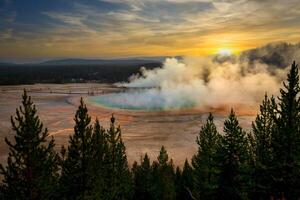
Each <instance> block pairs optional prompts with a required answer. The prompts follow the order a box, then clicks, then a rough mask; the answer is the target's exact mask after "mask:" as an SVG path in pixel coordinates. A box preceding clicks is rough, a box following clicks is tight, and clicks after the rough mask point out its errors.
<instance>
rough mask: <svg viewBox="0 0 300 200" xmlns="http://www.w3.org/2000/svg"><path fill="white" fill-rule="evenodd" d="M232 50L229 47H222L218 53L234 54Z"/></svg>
mask: <svg viewBox="0 0 300 200" xmlns="http://www.w3.org/2000/svg"><path fill="white" fill-rule="evenodd" d="M232 52H233V51H232V50H231V49H228V48H221V49H219V50H218V54H219V55H221V56H230V55H232Z"/></svg>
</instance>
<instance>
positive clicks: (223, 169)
mask: <svg viewBox="0 0 300 200" xmlns="http://www.w3.org/2000/svg"><path fill="white" fill-rule="evenodd" d="M224 134H225V135H224V136H223V137H222V139H221V145H220V148H219V150H218V153H217V154H218V159H219V162H220V166H219V167H220V175H219V189H218V195H219V198H222V199H232V200H235V199H247V191H248V189H249V188H248V186H249V180H250V179H249V178H250V177H249V175H248V173H249V146H248V140H247V137H246V133H245V131H243V129H242V128H241V127H240V125H239V122H238V120H237V118H236V116H235V113H234V112H233V110H231V112H230V115H229V117H228V119H226V120H225V122H224Z"/></svg>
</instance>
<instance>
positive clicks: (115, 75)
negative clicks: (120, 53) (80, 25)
mask: <svg viewBox="0 0 300 200" xmlns="http://www.w3.org/2000/svg"><path fill="white" fill-rule="evenodd" d="M161 65H162V64H161V63H160V62H155V61H142V60H141V61H136V62H132V63H124V64H122V63H116V64H112V63H109V64H78V65H67V64H64V65H55V64H49V65H34V64H20V65H17V64H16V65H1V63H0V85H20V84H34V83H59V84H60V83H86V82H97V83H116V82H125V81H128V77H130V76H131V75H132V74H140V68H141V66H144V67H145V68H146V69H154V68H157V67H160V66H161Z"/></svg>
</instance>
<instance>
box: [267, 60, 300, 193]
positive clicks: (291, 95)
mask: <svg viewBox="0 0 300 200" xmlns="http://www.w3.org/2000/svg"><path fill="white" fill-rule="evenodd" d="M283 87H284V89H281V90H280V97H279V98H278V99H279V103H278V109H277V112H278V118H277V119H276V126H277V127H276V129H275V130H276V131H274V133H273V135H272V147H273V151H274V160H273V166H274V168H273V175H272V176H273V177H274V185H273V188H274V189H275V190H276V192H277V194H276V195H277V196H278V197H281V198H286V199H296V198H298V197H299V188H300V185H299V184H300V183H299V180H300V177H299V176H300V112H299V111H300V100H299V91H300V88H299V74H298V65H296V63H295V62H293V64H292V66H291V69H290V72H289V74H288V75H287V83H286V82H284V83H283Z"/></svg>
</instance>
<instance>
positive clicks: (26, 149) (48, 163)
mask: <svg viewBox="0 0 300 200" xmlns="http://www.w3.org/2000/svg"><path fill="white" fill-rule="evenodd" d="M11 124H12V130H13V132H14V141H13V142H11V141H9V140H8V139H7V138H6V139H5V142H6V144H7V145H8V146H9V155H8V158H7V166H6V167H4V166H2V165H1V166H0V173H1V174H2V175H3V184H2V186H1V190H2V192H3V198H4V199H12V200H13V199H32V200H34V199H36V200H38V199H51V198H53V195H54V193H55V191H54V190H55V188H56V186H57V179H58V155H57V154H56V153H55V151H54V139H53V138H50V140H49V141H47V139H49V138H47V137H48V136H49V134H48V131H47V129H44V128H43V124H42V122H41V121H40V119H39V117H38V116H37V110H36V107H35V105H34V104H33V102H32V101H31V98H30V97H29V96H27V93H26V91H24V94H23V96H22V105H21V106H20V107H19V109H17V110H16V116H15V117H11Z"/></svg>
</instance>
